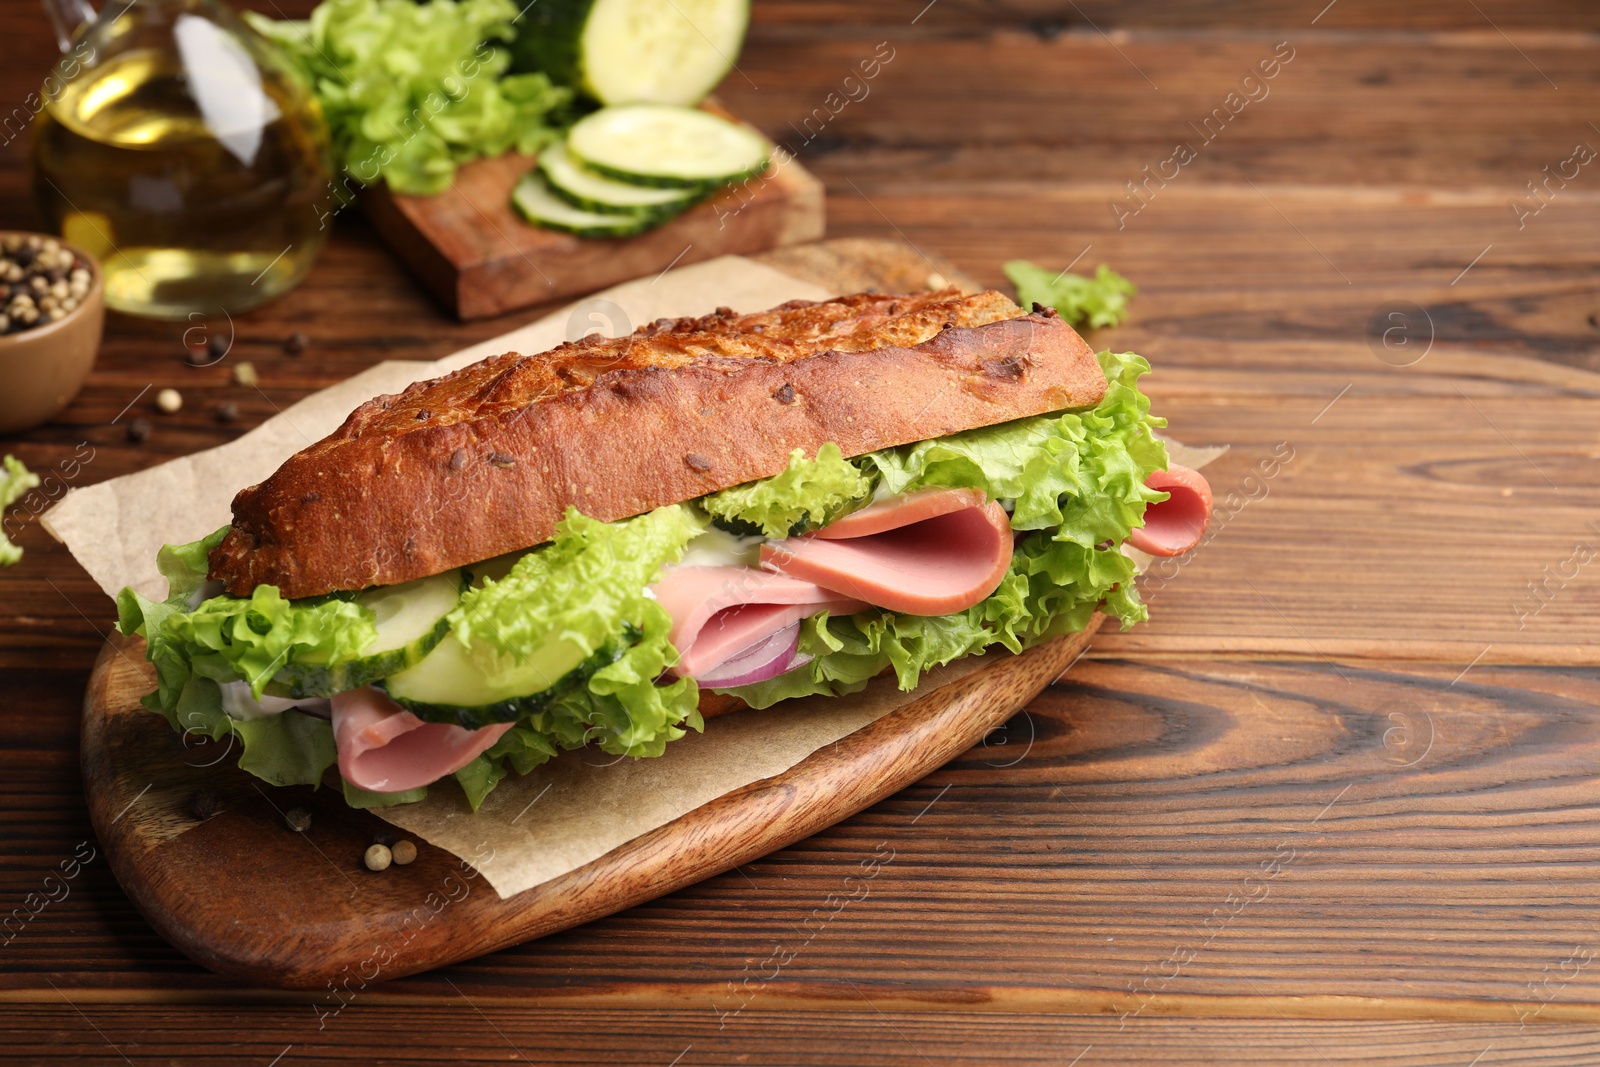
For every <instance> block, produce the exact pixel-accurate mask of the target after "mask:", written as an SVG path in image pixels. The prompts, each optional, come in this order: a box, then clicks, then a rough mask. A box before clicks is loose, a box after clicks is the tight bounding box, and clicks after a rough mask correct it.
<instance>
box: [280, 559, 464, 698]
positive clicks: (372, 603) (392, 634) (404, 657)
mask: <svg viewBox="0 0 1600 1067" xmlns="http://www.w3.org/2000/svg"><path fill="white" fill-rule="evenodd" d="M460 599H461V572H460V571H446V572H445V573H444V574H436V575H434V576H433V577H432V578H419V579H418V580H417V581H414V582H406V583H405V584H404V585H389V586H382V587H380V588H377V589H368V590H367V591H366V592H363V593H359V594H357V595H356V597H355V601H356V603H357V604H360V605H362V606H363V607H365V608H367V609H368V610H370V611H371V612H372V613H373V615H374V616H376V618H377V624H378V637H377V640H375V641H373V642H372V644H370V645H368V646H367V647H366V648H364V649H362V652H361V656H360V657H359V658H358V659H353V660H345V661H344V662H342V663H327V662H316V661H311V660H297V661H295V662H293V663H290V664H288V665H287V666H285V667H284V668H283V669H282V670H280V671H278V673H277V674H275V675H274V676H273V678H272V681H271V682H269V683H267V692H269V693H271V694H272V695H274V696H281V697H289V698H291V699H300V698H304V697H326V696H332V695H333V694H335V693H342V692H345V691H346V690H349V689H360V688H361V687H362V686H364V685H371V684H372V683H373V682H376V681H377V680H378V679H380V678H386V677H388V676H389V675H391V674H394V673H395V672H397V671H403V670H405V669H406V668H407V667H410V666H411V665H412V664H414V663H418V662H420V661H421V660H423V659H424V658H425V657H426V656H427V655H428V654H429V653H430V652H432V651H433V648H434V646H435V645H437V644H438V643H439V642H440V641H441V640H443V638H444V636H445V634H446V633H448V632H449V630H450V626H449V623H447V622H446V621H445V616H446V615H448V614H450V612H451V611H453V610H455V606H456V604H457V603H458V602H459V601H460Z"/></svg>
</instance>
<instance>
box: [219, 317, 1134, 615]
mask: <svg viewBox="0 0 1600 1067" xmlns="http://www.w3.org/2000/svg"><path fill="white" fill-rule="evenodd" d="M1105 387H1106V386H1105V379H1104V377H1103V375H1102V374H1101V371H1100V366H1099V363H1098V362H1097V361H1096V360H1095V358H1094V354H1093V352H1092V351H1091V350H1090V349H1089V347H1088V345H1086V344H1085V343H1084V342H1083V340H1082V338H1080V337H1079V336H1078V335H1077V334H1076V333H1075V332H1073V330H1072V329H1071V328H1070V327H1069V326H1067V325H1066V324H1065V323H1064V322H1062V321H1061V320H1060V319H1059V318H1057V317H1056V316H1055V314H1054V313H1053V312H1044V313H1037V314H1031V315H1030V314H1025V313H1023V312H1022V311H1021V309H1019V308H1017V307H1016V305H1014V304H1012V303H1011V302H1010V301H1009V300H1007V299H1006V298H1005V297H1003V296H1001V295H1000V294H999V293H995V292H988V293H983V294H980V295H978V296H972V297H961V296H960V295H959V294H957V293H955V292H954V291H945V292H942V293H934V294H919V295H914V296H882V295H876V294H860V295H858V296H853V297H844V298H841V299H838V300H832V301H827V302H824V303H819V304H812V303H806V302H793V303H790V304H785V305H783V306H781V307H778V308H774V309H772V310H771V311H766V312H761V313H758V314H753V315H742V316H740V315H734V314H733V313H731V312H727V311H718V312H717V313H716V314H714V315H711V316H707V317H705V318H702V319H682V320H677V321H672V320H662V321H660V322H657V323H654V324H652V325H650V326H647V327H645V328H644V329H642V330H639V331H636V332H635V333H633V334H630V335H628V336H625V337H621V338H615V339H602V338H598V337H591V338H585V339H584V340H582V341H578V342H575V343H571V344H565V345H562V346H561V347H559V348H556V349H554V350H553V351H551V352H549V353H546V354H544V355H541V356H520V355H516V354H514V353H510V354H506V355H502V356H492V357H490V358H489V359H486V360H483V361H482V362H479V363H476V364H474V365H472V366H470V367H466V368H464V369H462V370H460V371H457V372H455V373H454V374H450V375H446V376H445V377H443V378H438V379H435V380H433V381H426V382H418V383H417V384H415V385H412V386H411V387H409V388H407V389H406V390H405V391H404V392H401V393H399V394H398V395H394V396H384V397H378V398H376V399H374V400H371V401H368V402H367V403H365V404H363V405H362V406H361V407H359V408H357V409H356V410H355V412H353V413H352V414H351V416H350V417H349V418H348V419H347V420H346V421H345V423H344V425H343V426H341V427H340V428H339V429H338V430H337V431H335V432H334V433H333V434H331V435H330V436H328V437H327V438H324V439H323V440H322V441H319V442H317V443H316V444H314V445H312V446H311V447H309V448H307V449H305V450H303V451H301V452H299V453H298V454H296V455H294V456H292V457H290V459H289V460H288V461H287V462H285V463H284V465H283V466H282V467H281V468H279V469H278V471H277V472H276V473H274V474H273V475H272V476H271V477H270V478H268V479H267V480H266V481H264V482H262V483H261V484H260V485H255V486H252V487H250V488H248V489H245V490H243V491H242V492H240V493H239V494H238V496H236V497H235V498H234V502H233V514H234V521H233V527H232V529H231V530H230V531H229V533H228V535H227V537H226V538H224V540H223V542H222V543H221V544H220V545H218V546H217V548H216V549H214V550H213V551H212V553H211V560H210V562H211V576H212V577H213V578H217V579H220V580H221V581H223V582H224V583H225V585H226V588H227V590H228V592H230V593H233V594H235V595H239V596H244V595H248V594H249V593H250V592H251V591H252V590H253V589H254V588H255V587H256V586H257V585H263V584H270V585H275V586H277V587H278V589H279V591H280V592H281V593H282V594H283V595H284V596H286V597H291V598H293V597H304V596H315V595H318V594H322V593H328V592H333V591H335V590H353V589H362V588H366V587H368V586H372V585H391V584H395V583H399V582H404V581H409V580H411V579H414V578H422V577H426V576H428V575H431V574H437V573H439V572H441V571H444V570H448V569H449V568H451V567H455V566H460V565H462V564H466V563H472V562H476V561H478V560H482V559H487V558H489V557H491V556H497V555H500V554H502V553H505V552H511V551H515V550H517V549H522V548H527V547H529V546H530V545H535V544H538V543H540V542H542V541H545V540H547V539H548V538H549V537H550V536H551V533H552V531H553V529H554V527H555V524H556V523H557V522H558V521H559V520H560V518H561V517H562V515H564V514H565V512H566V509H567V508H568V507H569V506H572V507H576V508H578V509H579V510H580V511H582V512H583V513H584V514H586V515H590V516H593V517H595V518H599V519H602V520H604V521H613V520H616V519H622V518H627V517H629V516H632V515H637V514H640V513H642V512H645V511H649V510H651V509H652V508H656V507H660V506H662V505H665V504H674V503H678V502H680V501H684V500H690V499H693V498H695V497H698V496H701V495H704V494H705V493H710V492H714V491H716V490H718V489H724V488H727V487H728V486H731V485H738V484H740V483H742V482H747V481H751V480H753V479H756V478H765V477H768V476H770V475H773V474H776V473H777V472H778V471H780V470H782V469H783V467H784V466H785V464H786V463H787V462H788V457H789V453H790V451H791V450H793V449H795V448H803V449H805V451H806V453H807V454H808V455H811V454H815V452H816V450H817V449H818V448H819V447H820V446H821V445H823V444H825V443H828V442H833V443H835V444H837V445H838V446H839V447H840V449H841V450H843V452H844V454H845V455H846V456H854V455H860V454H862V453H865V452H871V451H874V450H876V449H879V448H886V447H890V446H893V445H900V444H907V443H910V442H913V441H920V440H923V439H926V438H930V437H942V436H945V435H947V434H951V433H955V432H957V431H960V430H965V429H970V428H973V427H976V426H986V425H991V424H994V423H998V422H1005V421H1007V420H1010V419H1015V418H1021V417H1023V416H1027V415H1034V414H1039V413H1042V412H1046V411H1055V410H1059V409H1062V408H1071V407H1079V406H1083V405H1088V404H1094V403H1097V402H1098V401H1099V400H1100V398H1101V397H1102V396H1103V395H1104V393H1105Z"/></svg>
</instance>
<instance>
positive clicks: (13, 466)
mask: <svg viewBox="0 0 1600 1067" xmlns="http://www.w3.org/2000/svg"><path fill="white" fill-rule="evenodd" d="M38 485H39V476H38V475H37V474H35V473H33V472H32V471H30V470H29V469H28V468H27V466H26V465H24V464H23V462H22V460H20V459H18V458H17V457H15V456H12V455H7V456H6V458H5V470H4V471H3V472H0V512H4V511H5V510H6V508H9V507H10V506H11V505H12V504H15V503H16V502H17V501H18V500H20V499H22V494H23V493H26V492H27V491H28V490H29V489H35V488H37V487H38ZM21 558H22V549H21V547H19V546H18V545H17V544H15V543H14V542H13V541H12V540H11V537H10V536H9V535H8V534H7V533H6V531H5V530H3V529H0V567H9V566H11V565H12V564H13V563H15V562H17V561H18V560H19V559H21Z"/></svg>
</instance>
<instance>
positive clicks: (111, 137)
mask: <svg viewBox="0 0 1600 1067" xmlns="http://www.w3.org/2000/svg"><path fill="white" fill-rule="evenodd" d="M185 17H187V18H191V19H193V22H192V23H191V24H190V25H189V27H188V28H187V29H186V28H185V26H184V24H183V22H182V19H183V18H185ZM197 27H198V28H197ZM246 32H248V31H246ZM185 33H187V35H188V41H189V42H194V43H192V44H189V46H188V47H180V48H178V49H158V48H139V49H134V50H130V51H124V52H121V53H120V54H114V55H109V56H105V57H104V58H103V60H102V61H101V62H100V63H99V64H98V65H96V66H94V67H90V68H88V69H86V70H84V71H83V72H82V74H80V75H79V76H78V77H77V78H76V79H74V80H73V81H71V82H69V83H68V84H67V85H66V87H65V88H64V89H63V90H62V91H61V93H60V94H59V95H58V96H57V97H56V98H55V99H54V100H53V101H51V102H50V103H49V104H48V105H47V106H46V107H45V108H44V109H43V110H42V111H41V112H40V113H39V116H38V118H37V119H36V120H35V124H34V145H33V175H34V192H35V195H36V196H37V198H38V200H39V204H40V207H41V209H42V210H43V212H44V214H45V217H46V218H47V219H48V220H49V222H50V224H51V225H52V226H54V227H55V228H56V230H57V232H59V233H60V234H61V235H62V236H63V237H65V238H66V239H67V240H68V241H71V242H72V243H74V244H77V245H78V246H79V247H81V248H83V249H85V250H86V251H88V252H90V253H91V254H93V255H94V256H95V257H96V258H97V259H99V260H100V262H101V265H102V267H103V270H104V275H105V301H106V303H107V304H108V305H110V306H111V307H114V308H117V309H118V310H121V311H126V312H129V313H131V314H136V315H145V316H150V317H155V318H168V319H182V318H185V317H192V315H194V314H195V313H200V314H209V313H214V312H217V311H226V312H236V311H243V310H245V309H247V308H252V307H255V306H257V305H258V304H262V303H265V302H266V301H268V300H271V299H273V298H274V297H276V296H279V295H281V294H282V293H284V292H287V291H288V290H289V289H291V288H293V287H294V286H295V285H296V284H298V283H299V282H300V280H301V279H302V278H304V277H305V274H306V272H307V271H308V270H310V268H311V263H312V261H313V260H314V259H315V258H316V255H317V252H318V250H319V249H320V248H321V246H322V241H323V238H324V237H325V236H326V233H325V220H326V219H328V218H329V217H330V216H329V212H328V208H327V206H326V205H325V204H324V203H323V201H324V200H325V199H326V197H327V195H328V194H327V190H328V188H329V182H328V172H329V155H328V144H327V133H326V126H325V124H324V123H323V121H322V115H321V112H320V110H319V109H318V106H317V104H316V101H315V99H314V98H313V97H312V96H311V95H310V94H309V93H308V92H306V91H305V90H304V89H303V88H302V87H301V86H300V85H299V84H298V83H296V82H294V81H293V80H291V79H290V78H289V77H288V76H287V75H286V74H284V73H283V72H282V71H280V70H276V69H274V68H273V67H272V66H271V65H270V64H261V63H258V62H257V60H256V57H254V56H252V55H251V54H250V52H248V51H247V50H246V48H245V47H244V45H243V44H242V43H241V42H240V40H239V39H238V38H237V37H235V36H232V35H231V34H229V33H228V32H227V31H225V30H223V29H222V28H221V27H219V26H217V25H216V24H214V23H212V22H206V21H203V20H201V19H199V18H196V17H195V16H180V20H179V25H178V33H177V39H178V43H179V45H180V46H183V45H185V44H186V41H185ZM252 47H254V45H252Z"/></svg>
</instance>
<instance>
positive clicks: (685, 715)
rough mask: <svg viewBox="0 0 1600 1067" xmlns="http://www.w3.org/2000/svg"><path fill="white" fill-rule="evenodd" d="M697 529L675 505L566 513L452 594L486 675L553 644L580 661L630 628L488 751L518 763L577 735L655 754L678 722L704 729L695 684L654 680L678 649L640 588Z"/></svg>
mask: <svg viewBox="0 0 1600 1067" xmlns="http://www.w3.org/2000/svg"><path fill="white" fill-rule="evenodd" d="M705 529H706V520H705V519H704V518H703V517H701V516H700V515H699V514H697V513H696V512H695V510H694V509H693V508H691V507H687V506H685V505H681V504H676V505H672V506H670V507H664V508H658V509H656V510H655V511H652V512H648V513H646V514H644V515H640V516H637V517H636V518H632V519H627V520H624V521H621V522H600V521H598V520H596V519H591V518H588V517H587V516H585V515H583V514H581V513H579V512H578V511H577V510H576V509H569V510H568V512H567V516H566V518H565V519H563V520H562V521H561V523H560V524H559V525H558V526H557V527H556V531H555V538H554V540H552V541H551V542H550V543H548V544H546V545H543V546H541V547H540V548H537V549H535V550H534V551H532V552H529V553H528V554H527V555H525V556H523V557H522V558H521V559H519V560H518V561H517V562H516V564H515V565H514V566H512V568H511V570H510V572H508V573H507V574H506V576H505V577H504V578H501V579H500V580H498V581H485V582H484V583H483V585H481V586H480V587H478V588H475V589H472V590H469V591H468V592H467V593H466V594H465V595H464V596H463V597H462V599H461V603H460V605H458V606H457V608H456V609H455V611H453V612H452V613H451V614H450V616H449V620H450V625H451V628H452V630H453V632H454V633H455V635H456V637H457V639H459V640H460V642H461V643H462V645H463V646H464V647H466V649H467V650H468V652H469V654H471V655H473V656H474V657H481V658H482V659H483V661H484V664H485V670H486V671H489V672H491V673H492V672H494V671H496V670H498V669H499V663H498V661H499V660H501V658H503V657H504V658H510V659H511V660H513V661H515V662H524V661H526V660H527V659H528V658H530V657H532V656H533V655H535V654H536V653H538V652H539V651H540V650H541V649H544V648H546V647H548V646H549V645H550V644H551V643H552V642H557V641H559V642H564V643H566V644H568V645H570V646H573V647H575V649H576V650H577V653H576V654H579V655H580V658H584V657H588V656H590V655H593V654H594V653H595V652H596V651H598V650H600V649H601V648H605V647H608V646H612V645H614V644H615V642H616V641H617V639H618V638H619V636H621V635H624V634H629V633H635V634H637V635H638V636H637V639H636V640H634V641H632V643H631V644H629V645H628V646H627V648H626V649H625V650H624V651H623V652H622V654H621V656H619V657H618V658H617V659H615V660H613V661H612V662H611V663H608V664H607V665H605V666H603V667H601V668H600V669H599V670H596V671H595V672H594V673H592V674H590V675H589V677H588V678H587V679H586V681H585V683H584V685H582V686H581V687H580V686H574V687H572V688H570V689H564V690H563V691H562V692H560V693H559V694H558V695H557V696H556V697H555V698H554V699H553V700H552V701H551V702H550V703H549V704H548V705H547V706H546V707H545V708H543V709H542V710H540V711H538V712H535V713H534V714H533V715H531V716H529V717H528V718H527V719H525V720H523V722H522V723H520V724H519V725H518V727H516V728H515V729H513V730H511V731H508V733H507V734H506V736H505V737H503V738H501V740H500V742H499V743H498V744H497V745H496V747H495V748H494V749H491V755H495V754H499V755H506V756H509V757H512V762H513V764H514V765H516V766H518V767H519V769H520V768H522V767H524V766H526V767H532V766H535V765H537V763H538V762H541V761H542V759H545V758H549V756H550V755H552V754H553V753H554V751H555V749H556V748H578V747H581V746H582V745H584V744H586V743H598V744H599V746H600V747H601V748H602V749H603V750H604V751H606V752H610V753H613V754H616V755H628V756H656V755H660V754H661V752H662V750H663V749H664V748H665V747H666V744H667V742H668V741H672V740H675V739H677V738H679V737H682V736H683V734H684V730H683V725H684V724H687V725H688V726H691V727H693V728H694V729H696V730H698V729H700V728H701V727H702V723H701V721H700V714H699V711H698V710H697V709H696V706H695V705H696V703H697V702H698V700H699V690H698V689H697V688H696V686H695V684H694V682H693V680H691V679H680V680H679V681H676V682H674V683H672V684H671V685H664V686H663V685H657V684H656V679H657V678H658V677H660V676H661V675H662V674H663V673H664V672H665V671H666V669H667V668H668V667H670V666H672V665H673V664H674V663H676V662H677V659H678V653H677V651H676V650H675V649H674V648H673V647H672V645H671V643H670V642H669V641H668V640H667V635H668V634H669V633H670V631H671V629H672V620H671V618H669V617H668V615H667V613H666V612H665V611H664V610H663V609H662V608H661V605H660V604H658V603H656V602H655V600H654V599H652V598H650V597H648V596H646V595H645V587H646V586H648V585H649V584H650V583H651V582H653V581H655V579H656V577H657V576H658V575H659V574H660V573H661V568H662V566H663V565H665V564H667V563H672V562H675V561H677V560H678V559H681V558H682V556H683V552H684V549H685V548H686V547H687V545H688V543H689V541H690V540H691V539H693V538H694V537H695V536H696V535H698V534H700V533H703V532H704V531H705ZM530 733H532V734H538V735H540V740H537V741H535V740H533V739H532V738H531V737H529V736H528V735H529V734H530Z"/></svg>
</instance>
